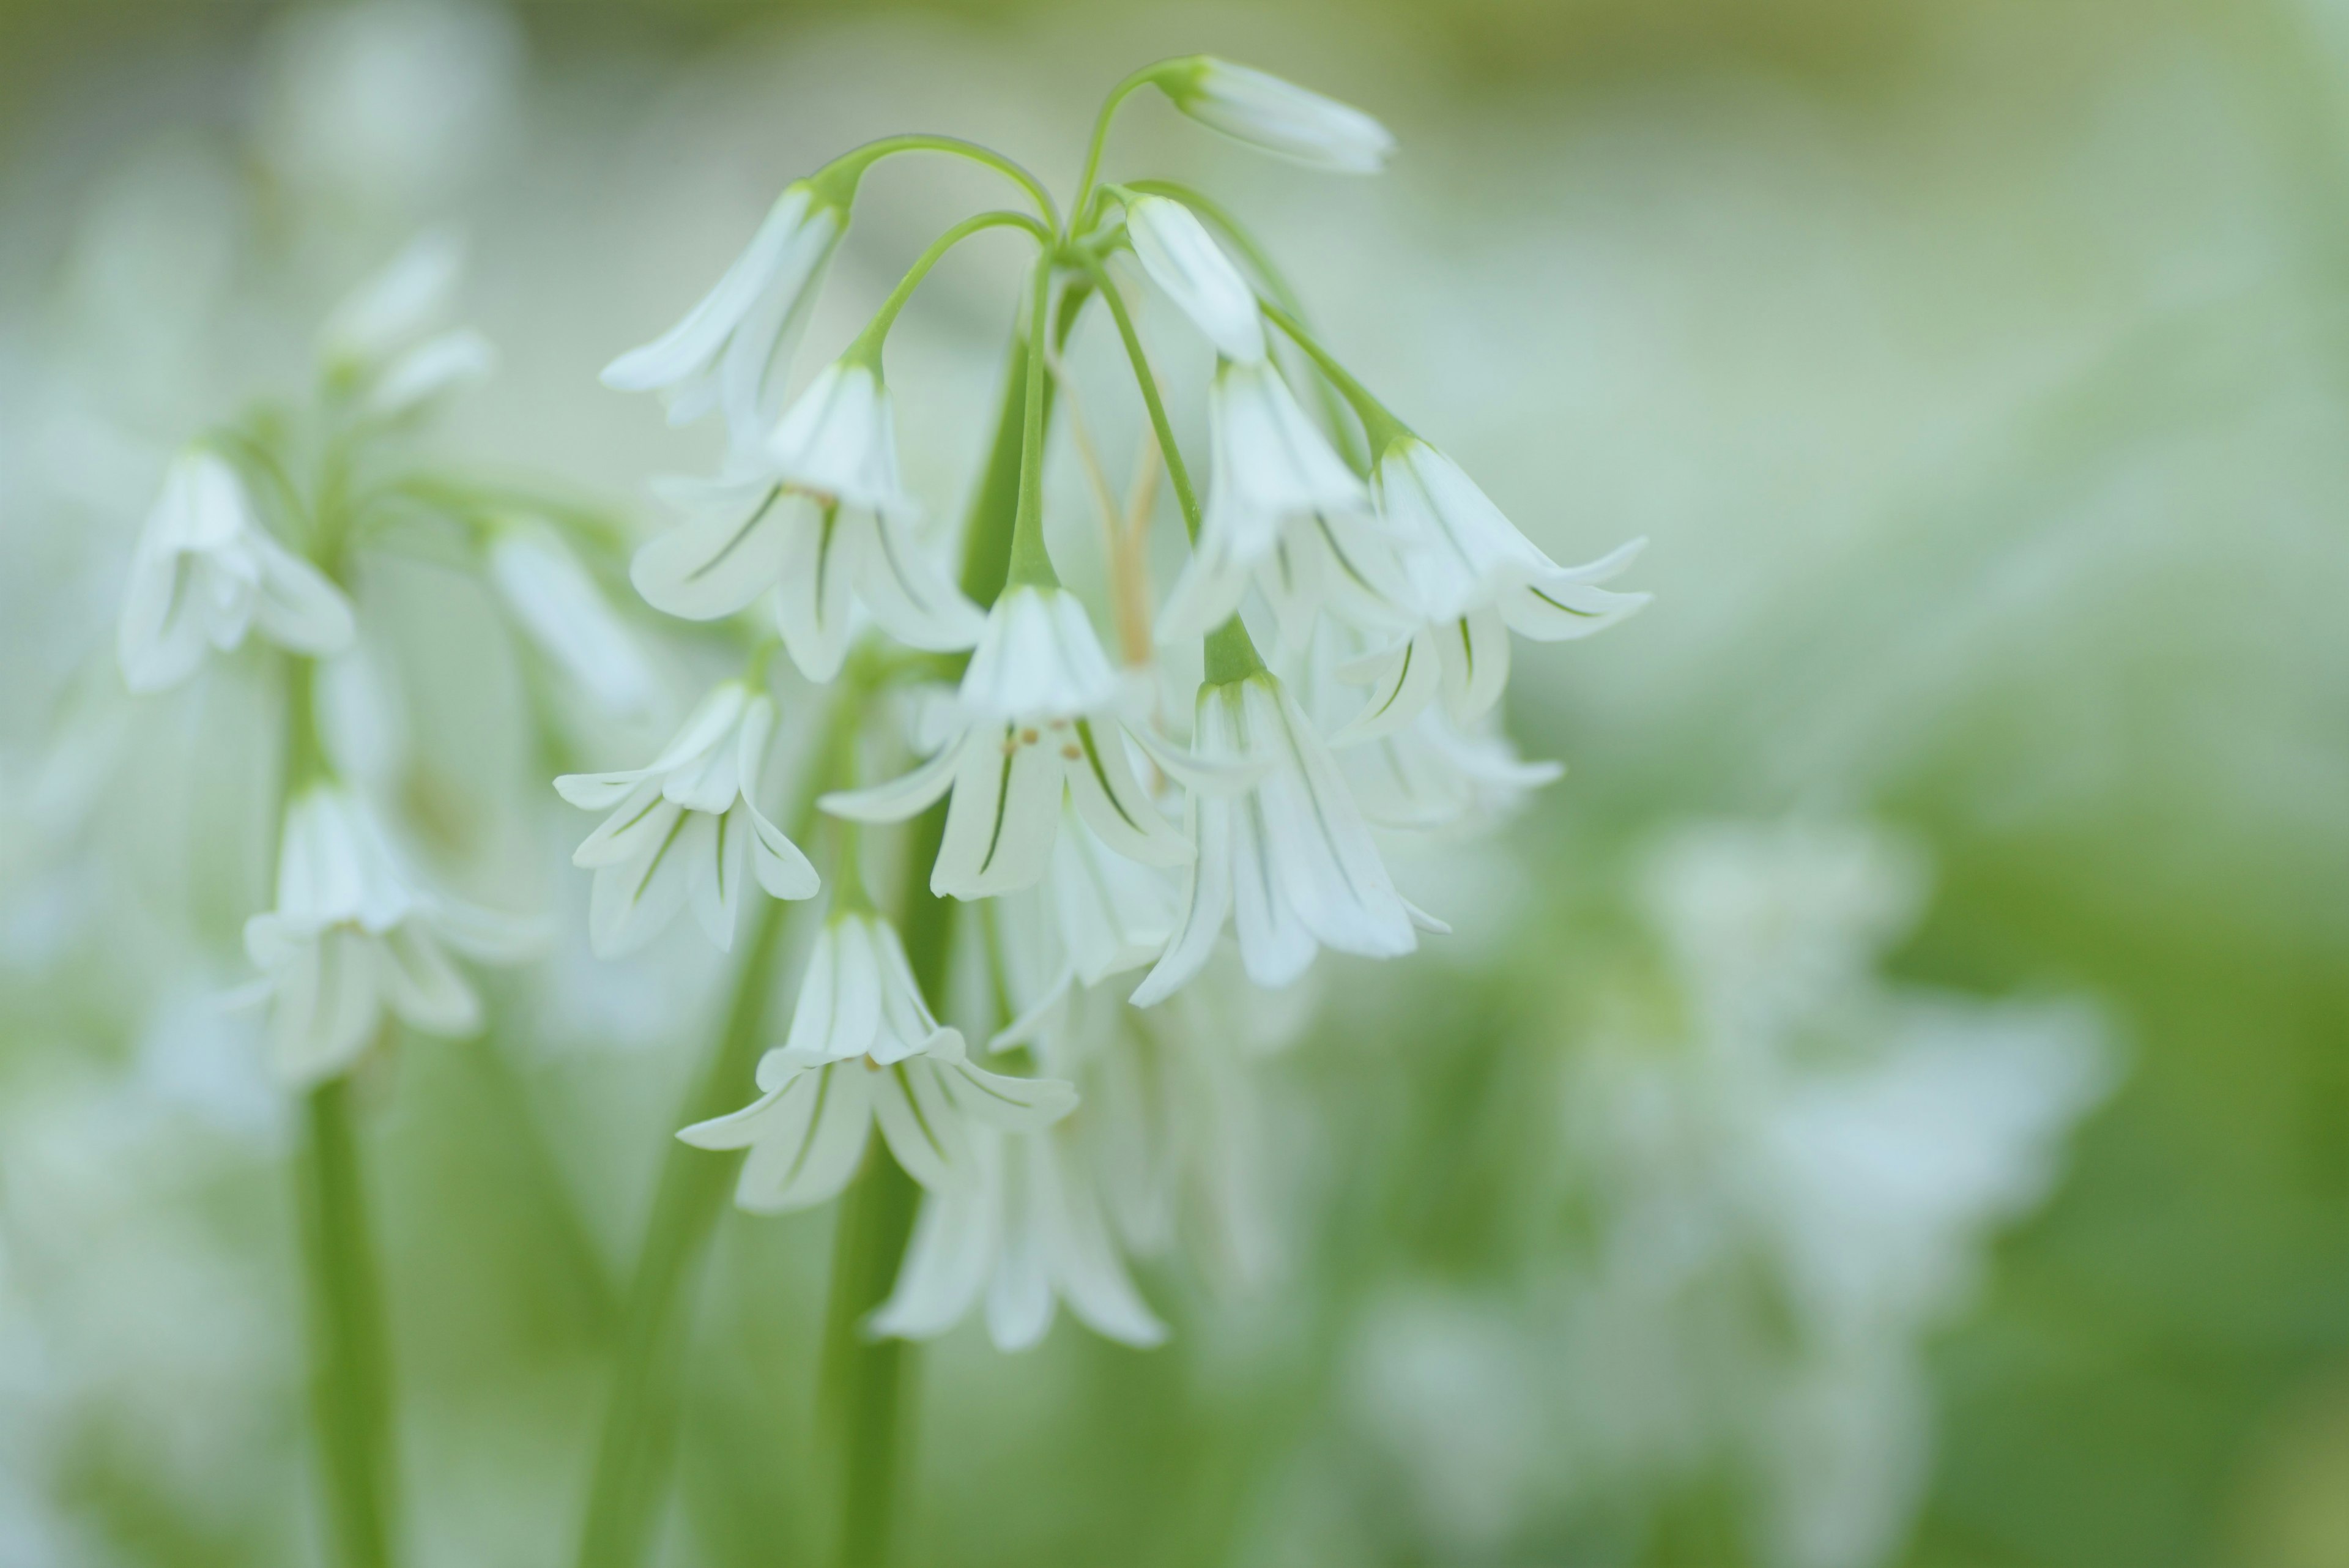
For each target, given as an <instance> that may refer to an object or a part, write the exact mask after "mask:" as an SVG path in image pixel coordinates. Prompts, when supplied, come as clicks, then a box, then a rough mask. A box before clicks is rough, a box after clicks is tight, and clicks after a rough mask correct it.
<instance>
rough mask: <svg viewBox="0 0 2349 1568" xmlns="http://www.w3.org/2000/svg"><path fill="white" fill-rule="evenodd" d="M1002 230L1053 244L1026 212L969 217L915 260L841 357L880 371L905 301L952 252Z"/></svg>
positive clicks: (931, 244)
mask: <svg viewBox="0 0 2349 1568" xmlns="http://www.w3.org/2000/svg"><path fill="white" fill-rule="evenodd" d="M1001 228H1019V229H1025V230H1027V231H1028V233H1029V234H1032V235H1034V236H1035V238H1036V241H1037V243H1038V244H1050V243H1051V238H1052V236H1051V234H1050V232H1049V231H1047V230H1046V229H1045V227H1044V226H1043V225H1042V224H1041V223H1038V222H1037V221H1036V220H1035V219H1033V218H1031V217H1030V216H1029V215H1028V214H1027V213H1006V212H990V213H978V214H977V215H975V216H972V217H968V218H965V219H964V220H963V221H962V222H961V223H957V224H956V225H955V226H954V227H952V228H950V229H948V230H947V232H946V233H944V234H940V235H939V236H938V237H937V238H936V239H935V240H932V241H931V242H930V244H929V246H928V248H927V249H926V250H924V251H923V252H922V254H920V255H918V256H916V257H915V258H914V265H912V266H910V267H907V268H906V269H905V276H903V277H901V278H899V279H898V280H897V286H896V287H895V288H893V289H891V290H890V291H889V297H888V298H886V299H885V300H883V301H882V302H881V308H880V309H878V310H876V311H874V313H873V319H872V320H871V321H870V322H869V323H867V324H866V326H865V328H864V331H863V332H860V333H858V334H857V337H856V341H855V342H854V343H852V344H850V345H849V346H848V349H847V351H846V352H845V353H843V354H842V355H841V358H843V359H862V360H864V362H865V363H867V364H870V365H872V366H874V368H875V369H878V368H879V366H880V362H881V345H882V343H883V342H884V341H885V339H886V338H887V337H888V336H889V328H890V327H893V326H895V325H896V321H897V313H898V312H899V311H901V310H903V309H905V301H907V300H908V299H911V298H912V297H913V296H914V290H916V289H917V288H919V287H921V286H922V280H923V279H924V278H926V277H927V276H929V275H930V271H931V269H932V268H933V267H936V265H938V263H940V262H941V261H944V260H945V259H946V254H947V252H948V251H950V250H952V249H954V248H955V246H957V245H958V244H962V242H963V241H965V240H967V239H968V238H970V236H971V235H973V234H980V233H983V232H984V231H986V230H988V229H1001Z"/></svg>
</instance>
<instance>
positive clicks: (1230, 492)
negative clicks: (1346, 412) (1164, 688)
mask: <svg viewBox="0 0 2349 1568" xmlns="http://www.w3.org/2000/svg"><path fill="white" fill-rule="evenodd" d="M1207 444H1208V461H1209V462H1210V463H1211V465H1212V468H1213V472H1212V473H1211V475H1210V477H1209V479H1208V483H1207V499H1206V506H1205V508H1204V511H1203V515H1202V516H1201V518H1200V523H1199V537H1198V540H1197V543H1196V545H1195V546H1194V549H1193V553H1192V556H1191V559H1190V561H1189V562H1188V563H1187V564H1186V565H1185V566H1184V568H1183V571H1182V575H1181V576H1178V577H1176V578H1175V580H1174V590H1173V592H1171V593H1170V594H1169V595H1168V596H1167V599H1166V604H1165V606H1164V608H1163V609H1161V611H1160V612H1159V622H1158V639H1159V640H1160V641H1161V642H1175V641H1181V640H1185V639H1191V638H1195V637H1202V636H1205V635H1206V633H1207V632H1208V631H1210V630H1212V629H1214V628H1216V627H1217V626H1219V625H1221V624H1222V623H1223V621H1224V620H1225V618H1226V617H1228V616H1230V615H1231V614H1232V612H1233V611H1235V610H1237V608H1238V607H1239V603H1240V599H1241V598H1242V597H1244V596H1245V595H1246V594H1247V586H1248V578H1249V576H1250V575H1251V574H1252V573H1254V572H1256V571H1257V568H1258V567H1259V566H1264V565H1266V564H1267V563H1268V562H1269V561H1270V560H1271V559H1272V558H1273V556H1274V555H1275V553H1276V551H1278V549H1279V548H1280V546H1281V545H1282V544H1283V543H1284V541H1286V540H1288V539H1292V538H1294V539H1296V540H1297V541H1298V544H1299V548H1304V549H1313V550H1317V551H1318V550H1319V549H1321V548H1323V547H1325V546H1324V545H1323V544H1322V543H1320V542H1319V541H1317V540H1315V539H1314V538H1313V537H1311V535H1315V534H1317V533H1322V532H1326V531H1329V530H1331V529H1333V528H1341V529H1346V530H1348V531H1351V530H1352V529H1353V528H1354V527H1355V526H1356V525H1357V524H1358V523H1359V520H1360V519H1361V518H1363V517H1364V516H1366V515H1367V514H1368V513H1369V511H1370V505H1371V498H1370V495H1369V493H1368V492H1366V491H1365V490H1364V489H1363V488H1362V482H1361V480H1359V479H1357V478H1355V477H1354V472H1353V470H1351V469H1350V468H1348V467H1347V466H1346V464H1345V461H1344V460H1343V459H1342V458H1340V457H1339V455H1338V454H1337V453H1336V452H1333V451H1331V450H1330V442H1329V440H1328V438H1327V437H1325V436H1324V435H1322V433H1321V431H1320V430H1319V427H1318V426H1316V425H1315V424H1314V422H1313V421H1312V420H1311V419H1309V417H1307V415H1306V412H1305V410H1303V409H1302V408H1300V407H1299V406H1298V402H1297V397H1296V394H1295V393H1293V392H1291V391H1290V390H1289V389H1288V382H1287V381H1285V380H1283V379H1281V375H1280V370H1279V369H1278V367H1277V366H1276V365H1274V364H1273V362H1272V361H1271V360H1270V359H1260V360H1257V361H1255V362H1252V363H1251V362H1248V361H1244V360H1236V359H1224V360H1222V361H1220V362H1219V363H1218V364H1217V365H1216V379H1215V382H1214V384H1213V385H1212V386H1211V387H1210V388H1209V389H1208V392H1207ZM1326 547H1328V548H1330V549H1333V550H1338V551H1339V552H1340V559H1345V558H1348V557H1349V556H1350V555H1351V554H1352V553H1353V552H1352V541H1351V540H1350V539H1347V540H1340V539H1335V538H1333V539H1331V540H1330V541H1329V542H1328V544H1327V546H1326ZM1277 591H1278V585H1277V584H1276V585H1274V586H1273V587H1269V588H1268V592H1277Z"/></svg>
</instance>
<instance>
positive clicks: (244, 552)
mask: <svg viewBox="0 0 2349 1568" xmlns="http://www.w3.org/2000/svg"><path fill="white" fill-rule="evenodd" d="M256 627H257V628H260V631H261V634H262V635H263V636H264V637H265V638H267V639H270V640H271V641H272V642H274V643H276V644H278V645H279V646H280V647H283V648H286V649H292V650H293V651H295V652H297V653H306V654H311V655H313V656H317V655H324V654H329V653H336V652H339V651H341V650H342V649H344V648H346V647H348V646H349V644H350V641H351V637H352V632H353V629H354V628H353V622H352V619H351V607H350V601H349V600H347V599H346V598H345V597H343V591H342V590H341V589H340V588H338V587H336V586H335V585H334V584H333V583H332V582H330V581H328V580H327V578H326V574H324V573H323V572H321V571H319V570H318V568H317V567H316V566H312V565H310V563H309V562H307V561H305V560H303V559H302V558H301V557H300V556H296V555H295V554H294V553H293V552H291V551H289V550H287V549H286V548H285V546H284V545H280V544H279V543H278V542H277V541H276V540H275V539H274V538H272V537H270V535H269V534H268V533H267V531H266V530H264V528H263V527H262V526H261V525H260V524H259V523H258V522H257V521H256V520H255V519H254V514H253V504H252V501H251V499H250V497H248V496H247V495H246V493H245V490H244V484H243V481H242V480H240V479H239V478H238V477H237V473H236V470H234V469H233V468H232V467H230V466H229V464H228V463H227V462H226V461H225V460H223V459H222V458H221V457H220V456H218V455H217V454H216V453H213V452H207V451H205V450H203V449H202V448H201V447H196V448H191V449H189V450H188V451H185V452H181V453H180V455H179V456H177V457H175V458H174V459H172V460H171V470H170V472H168V473H166V474H165V475H164V479H163V493H162V495H161V496H160V498H159V499H158V500H157V501H156V503H155V509H154V511H152V512H151V513H150V514H148V517H147V525H146V528H145V530H144V531H143V532H142V533H141V534H140V536H139V545H138V548H137V550H136V551H135V552H134V553H133V554H132V556H131V558H130V581H129V585H128V587H126V588H125V589H124V591H123V597H122V617H121V619H120V621H119V624H118V626H117V637H116V642H115V650H116V654H117V657H118V658H119V660H120V662H121V665H122V677H123V680H125V681H126V682H128V683H129V687H130V689H131V690H132V691H162V690H164V689H165V688H167V687H171V686H176V685H178V684H179V683H180V682H181V681H182V680H186V679H187V678H188V677H189V676H190V675H191V674H193V673H194V672H195V669H196V666H197V665H198V664H200V663H202V660H203V656H204V650H205V649H206V648H215V649H222V650H223V651H225V650H227V649H232V648H234V647H236V646H237V645H238V644H239V643H241V642H243V640H244V636H245V633H246V631H247V630H248V629H251V628H256Z"/></svg>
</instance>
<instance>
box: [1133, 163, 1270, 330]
mask: <svg viewBox="0 0 2349 1568" xmlns="http://www.w3.org/2000/svg"><path fill="white" fill-rule="evenodd" d="M1125 230H1126V234H1127V237H1128V238H1130V239H1131V240H1132V241H1133V254H1134V259H1136V260H1137V261H1139V262H1141V264H1142V270H1143V272H1144V273H1146V274H1147V275H1149V277H1150V281H1151V282H1153V283H1154V284H1156V285H1157V286H1159V288H1161V289H1162V290H1164V292H1165V295H1166V296H1167V297H1168V298H1169V299H1171V300H1173V301H1174V303H1175V305H1176V306H1179V307H1181V309H1182V311H1183V314H1185V316H1188V317H1190V318H1191V319H1192V321H1193V322H1195V324H1197V326H1198V328H1199V330H1200V331H1201V332H1203V333H1205V334H1206V337H1207V340H1208V341H1209V342H1211V343H1213V344H1214V345H1215V346H1216V353H1218V354H1221V355H1222V356H1223V357H1224V358H1226V359H1238V360H1241V361H1243V362H1247V363H1254V362H1255V361H1257V360H1260V359H1262V358H1264V357H1265V343H1264V317H1263V315H1262V313H1261V312H1260V311H1258V309H1257V302H1256V290H1254V289H1252V288H1250V287H1249V286H1248V284H1247V279H1246V278H1244V277H1242V276H1241V275H1240V271H1239V269H1238V268H1237V267H1236V266H1234V265H1232V262H1231V258H1230V257H1229V256H1226V254H1224V249H1223V247H1222V246H1221V245H1219V244H1216V241H1215V237H1214V236H1213V235H1211V234H1208V233H1207V231H1206V228H1205V227H1204V226H1202V225H1201V223H1200V222H1199V220H1198V219H1197V218H1195V217H1194V216H1192V214H1191V209H1190V208H1188V207H1186V206H1185V205H1184V204H1183V203H1182V202H1174V201H1169V200H1168V199H1167V198H1166V197H1164V196H1137V197H1135V198H1134V199H1133V201H1132V202H1128V203H1127V205H1126V209H1125Z"/></svg>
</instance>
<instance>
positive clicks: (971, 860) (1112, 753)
mask: <svg viewBox="0 0 2349 1568" xmlns="http://www.w3.org/2000/svg"><path fill="white" fill-rule="evenodd" d="M1124 691H1125V688H1124V684H1123V682H1122V681H1121V680H1119V678H1118V675H1117V672H1116V671H1115V670H1113V669H1112V667H1111V665H1110V662H1109V658H1108V656H1107V655H1106V654H1104V653H1103V652H1102V646H1101V640H1100V639H1099V638H1097V637H1096V636H1095V635H1094V633H1093V628H1092V621H1091V620H1090V619H1089V618H1087V617H1086V615H1085V608H1084V606H1083V604H1082V603H1081V601H1080V600H1079V599H1078V598H1077V597H1076V596H1075V595H1073V594H1071V593H1070V592H1068V591H1067V590H1066V589H1064V588H1060V587H1042V586H1039V585H1035V584H1014V585H1013V586H1011V587H1008V588H1006V589H1004V591H1003V592H1002V594H1001V595H999V597H997V599H996V601H995V605H994V607H992V608H991V609H989V610H988V615H987V623H986V627H985V629H984V630H983V631H982V632H981V633H980V634H979V639H978V648H977V649H976V650H974V651H973V653H972V654H971V659H970V664H969V666H968V669H966V670H964V672H963V679H962V686H961V688H960V690H959V691H958V693H957V698H956V714H957V719H958V722H959V728H958V729H957V730H955V731H954V732H952V733H951V734H950V735H949V736H948V738H947V740H946V742H945V743H944V744H943V745H941V746H940V747H939V748H938V750H937V751H936V753H935V754H934V755H932V756H931V757H930V759H929V760H928V761H927V762H926V763H922V764H921V765H920V766H918V767H916V768H915V769H914V770H913V772H911V773H909V774H905V776H904V777H902V778H899V779H896V780H894V781H892V782H890V783H888V784H879V785H876V786H874V787H873V788H871V789H865V790H856V791H850V792H845V793H841V794H829V795H826V796H824V797H823V808H824V809H825V810H826V811H829V812H831V813H832V814H833V815H835V816H845V817H852V818H854V819H856V820H858V821H862V822H895V821H900V820H903V819H904V818H905V817H908V816H912V815H915V814H916V813H917V812H920V811H922V810H924V809H926V807H928V806H929V805H931V804H932V803H933V802H935V801H936V799H937V798H938V797H939V796H940V795H942V794H946V793H947V791H948V790H952V791H953V792H954V799H953V802H952V804H950V805H948V807H947V828H946V837H945V840H944V842H943V843H942V844H941V845H940V846H939V849H938V858H937V864H936V866H935V867H932V869H931V873H930V888H931V890H932V891H933V892H935V893H937V894H939V895H941V896H950V897H953V898H990V897H993V896H995V895H996V894H999V893H1007V892H1010V891H1012V890H1014V889H1016V888H1027V887H1032V886H1033V885H1034V884H1035V883H1036V882H1038V881H1039V880H1040V879H1041V878H1042V877H1043V876H1044V874H1045V870H1046V868H1047V867H1049V866H1050V862H1051V855H1052V846H1053V842H1054V840H1055V838H1056V837H1057V836H1058V834H1059V828H1060V823H1061V801H1062V800H1063V798H1066V799H1069V800H1071V801H1073V802H1074V803H1075V805H1076V809H1077V814H1078V815H1080V816H1081V817H1082V818H1083V819H1084V821H1085V823H1086V824H1087V825H1088V826H1091V827H1092V830H1093V831H1094V832H1095V833H1097V834H1099V835H1100V836H1101V838H1102V842H1103V843H1105V844H1107V845H1108V846H1110V847H1111V848H1112V849H1114V850H1115V851H1116V852H1117V853H1119V854H1120V855H1123V856H1125V857H1128V858H1131V859H1133V860H1138V861H1141V862H1142V863H1143V864H1144V865H1150V866H1173V865H1179V864H1180V863H1181V862H1182V861H1183V860H1185V858H1187V857H1189V854H1190V850H1189V847H1188V846H1186V845H1185V843H1184V841H1183V838H1182V836H1181V835H1179V834H1177V833H1176V832H1175V831H1174V827H1173V826H1172V825H1171V824H1169V823H1168V822H1167V820H1166V819H1165V818H1164V816H1162V815H1160V814H1159V811H1158V807H1157V805H1155V804H1154V802H1153V801H1152V800H1151V798H1150V795H1149V794H1148V792H1147V791H1145V790H1144V789H1143V787H1142V784H1141V783H1140V782H1139V781H1138V780H1137V779H1136V778H1135V777H1134V774H1133V764H1132V763H1130V762H1129V761H1128V760H1127V757H1126V752H1125V737H1126V736H1128V735H1131V736H1133V739H1134V740H1135V742H1137V743H1138V744H1140V745H1141V746H1142V747H1143V750H1144V752H1145V753H1147V754H1149V755H1151V756H1152V757H1154V758H1155V759H1158V760H1160V762H1161V765H1162V766H1168V767H1169V771H1170V772H1172V771H1174V769H1185V759H1184V758H1183V757H1182V756H1181V755H1180V753H1175V752H1174V751H1173V749H1172V748H1169V747H1167V746H1166V745H1165V744H1164V742H1160V741H1158V740H1157V739H1156V738H1155V737H1154V736H1153V735H1151V734H1150V733H1149V731H1148V727H1147V726H1146V725H1144V724H1142V723H1139V722H1137V723H1135V724H1133V725H1132V726H1131V727H1129V726H1127V725H1126V724H1125V723H1124V722H1123V718H1122V716H1121V714H1122V711H1123V706H1124V703H1123V693H1124ZM1170 764H1171V765H1170ZM1185 771H1188V770H1187V769H1185Z"/></svg>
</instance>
